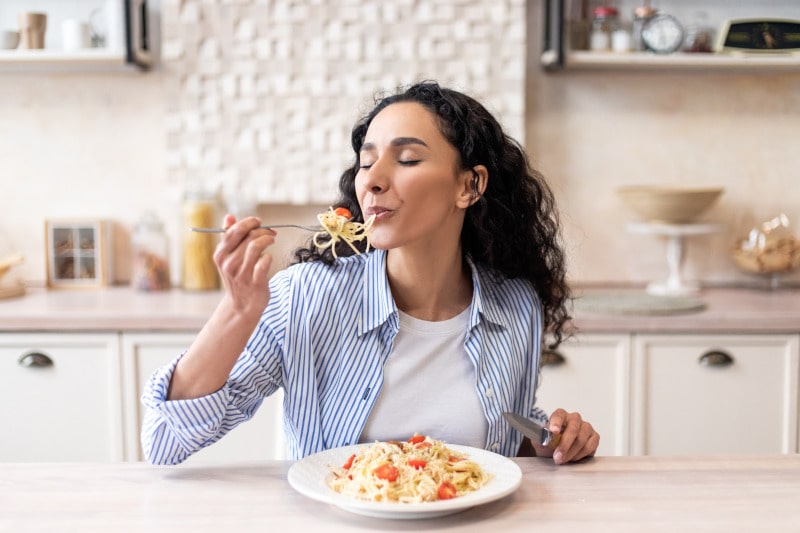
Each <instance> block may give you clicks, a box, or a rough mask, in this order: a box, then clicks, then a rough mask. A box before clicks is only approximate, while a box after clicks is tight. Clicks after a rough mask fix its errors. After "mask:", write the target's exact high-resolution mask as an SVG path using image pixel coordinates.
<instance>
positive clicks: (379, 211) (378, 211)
mask: <svg viewBox="0 0 800 533" xmlns="http://www.w3.org/2000/svg"><path fill="white" fill-rule="evenodd" d="M389 213H391V209H387V208H385V207H381V206H379V205H373V206H370V207H368V208H367V210H366V216H368V217H371V216H372V215H375V218H383V217H385V216H387V215H388V214H389Z"/></svg>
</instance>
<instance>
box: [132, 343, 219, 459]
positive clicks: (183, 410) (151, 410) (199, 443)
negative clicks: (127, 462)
mask: <svg viewBox="0 0 800 533" xmlns="http://www.w3.org/2000/svg"><path fill="white" fill-rule="evenodd" d="M182 356H183V354H181V355H180V356H179V357H177V358H175V360H174V361H172V363H170V364H169V365H167V366H164V367H162V368H159V369H158V370H156V371H155V372H154V373H153V374H152V376H151V377H150V379H149V380H148V381H147V383H146V385H145V387H144V391H143V394H142V403H143V404H144V406H145V407H146V412H145V417H144V423H143V425H142V433H141V440H142V450H143V451H144V456H145V459H146V460H147V461H148V462H150V463H152V464H178V463H181V462H183V461H184V460H185V459H186V458H187V457H189V456H190V455H191V454H192V453H194V452H196V451H197V450H199V449H201V448H203V447H205V446H208V445H209V444H211V443H212V442H216V441H217V440H219V438H220V437H221V436H222V435H223V434H224V433H225V432H223V431H222V427H223V424H222V423H223V420H224V419H225V417H226V411H227V409H228V396H229V393H228V385H227V384H226V385H224V386H223V387H222V388H221V389H220V390H218V391H217V392H214V393H212V394H209V395H208V396H203V397H200V398H195V399H191V400H167V391H168V389H169V382H170V379H171V378H172V372H173V371H174V370H175V366H176V365H177V364H178V361H179V360H180V358H181V357H182Z"/></svg>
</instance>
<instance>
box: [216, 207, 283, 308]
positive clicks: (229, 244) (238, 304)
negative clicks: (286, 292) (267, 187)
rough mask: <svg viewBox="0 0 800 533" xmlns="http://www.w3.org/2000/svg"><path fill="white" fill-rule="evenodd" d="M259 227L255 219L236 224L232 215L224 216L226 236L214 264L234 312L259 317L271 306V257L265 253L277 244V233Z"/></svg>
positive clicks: (224, 235)
mask: <svg viewBox="0 0 800 533" xmlns="http://www.w3.org/2000/svg"><path fill="white" fill-rule="evenodd" d="M260 225H261V220H259V219H258V218H256V217H247V218H243V219H242V220H240V221H238V222H237V220H236V218H235V217H234V216H233V215H230V214H228V215H225V218H224V220H223V223H222V227H223V228H225V233H224V234H223V237H222V240H221V241H220V243H219V244H218V245H217V248H216V250H215V251H214V263H215V264H216V265H217V269H218V270H219V273H220V276H221V278H222V283H223V285H224V286H225V289H226V295H225V297H226V299H228V300H229V304H231V305H232V306H233V310H234V311H235V312H240V313H245V314H249V313H257V315H258V316H260V315H261V313H262V312H263V311H264V308H265V307H266V306H267V303H269V284H268V279H267V277H268V275H269V268H270V265H271V264H272V256H271V255H270V254H268V253H266V251H267V249H268V248H269V247H270V246H271V245H272V244H273V243H274V242H275V231H273V230H271V229H266V228H261V227H260Z"/></svg>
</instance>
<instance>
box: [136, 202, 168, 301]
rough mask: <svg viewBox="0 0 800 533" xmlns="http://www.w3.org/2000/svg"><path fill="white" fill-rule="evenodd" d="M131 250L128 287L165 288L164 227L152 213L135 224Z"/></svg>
mask: <svg viewBox="0 0 800 533" xmlns="http://www.w3.org/2000/svg"><path fill="white" fill-rule="evenodd" d="M131 249H132V254H131V255H132V257H133V265H132V269H131V286H132V287H133V288H134V289H138V290H141V291H164V290H167V289H169V287H170V277H169V260H168V257H169V245H168V241H167V236H166V235H165V234H164V224H163V223H162V222H161V221H160V220H159V219H158V217H157V216H156V214H155V213H153V212H152V211H147V212H145V213H144V214H143V215H142V217H141V218H140V219H139V222H138V223H137V224H136V227H135V229H134V231H133V235H132V236H131Z"/></svg>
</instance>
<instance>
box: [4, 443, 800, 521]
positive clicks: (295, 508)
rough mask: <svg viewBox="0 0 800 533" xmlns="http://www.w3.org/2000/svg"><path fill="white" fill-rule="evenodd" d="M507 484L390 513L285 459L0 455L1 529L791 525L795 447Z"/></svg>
mask: <svg viewBox="0 0 800 533" xmlns="http://www.w3.org/2000/svg"><path fill="white" fill-rule="evenodd" d="M515 461H516V462H517V463H518V464H519V465H520V467H521V468H522V471H523V479H522V485H521V486H520V488H519V489H518V490H517V491H516V492H514V493H513V494H511V495H509V496H507V497H505V498H503V499H501V500H497V501H495V502H491V503H488V504H485V505H482V506H478V507H474V508H472V509H468V510H466V511H463V512H460V513H458V514H453V515H449V516H446V517H439V518H433V519H421V520H388V519H379V518H368V517H364V516H360V515H355V514H351V513H349V512H346V511H344V510H341V509H339V508H336V507H333V506H330V505H328V504H324V503H320V502H317V501H314V500H310V499H307V498H306V497H304V496H302V495H300V494H299V493H297V492H295V491H294V490H293V489H292V488H291V487H290V485H289V484H288V482H287V480H286V474H287V471H288V469H289V467H290V465H291V463H290V462H284V461H274V462H261V463H248V464H244V463H241V464H230V465H225V466H213V467H209V466H189V465H180V466H175V467H163V466H161V467H157V466H150V465H146V464H144V463H109V464H99V463H56V464H50V463H30V464H13V463H11V464H9V463H6V464H0V502H2V506H3V512H2V513H0V531H80V532H87V531H98V532H99V531H104V532H105V531H115V532H122V531H147V532H153V531H169V532H177V531H191V532H193V533H202V532H205V531H209V532H214V533H218V532H219V531H237V532H246V531H282V532H290V531H315V532H317V531H326V532H328V531H331V532H337V531H342V532H352V531H384V532H386V531H458V532H459V533H463V532H472V531H481V532H486V531H497V532H500V531H532V530H536V531H556V532H558V533H571V532H576V533H577V532H580V533H587V532H593V531H613V532H615V533H623V532H636V533H641V532H643V531H646V532H648V533H651V532H659V531H665V532H670V533H671V532H675V531H681V532H694V531H707V532H711V531H714V532H716V531H725V532H738V531H742V532H748V533H750V532H752V531H769V532H770V533H780V532H784V531H786V532H788V531H793V532H794V531H797V530H798V524H800V508H798V505H797V503H798V501H800V455H780V456H712V457H699V456H695V457H681V458H669V457H596V458H593V459H589V460H587V461H585V462H583V463H580V464H572V465H566V466H560V467H559V466H555V465H554V464H553V462H552V460H550V459H540V458H525V459H515Z"/></svg>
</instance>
